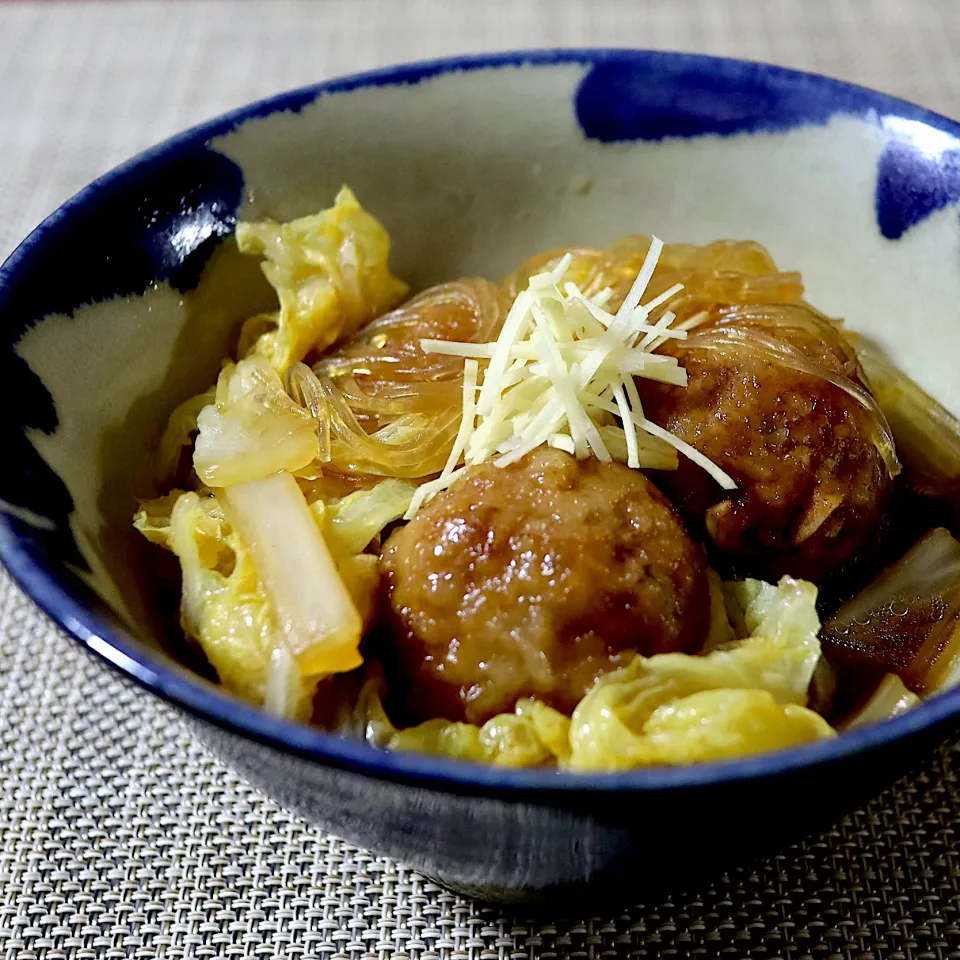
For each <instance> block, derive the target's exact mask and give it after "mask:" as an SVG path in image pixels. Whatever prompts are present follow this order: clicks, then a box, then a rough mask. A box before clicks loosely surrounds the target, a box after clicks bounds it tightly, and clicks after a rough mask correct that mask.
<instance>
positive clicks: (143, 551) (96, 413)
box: [0, 50, 960, 903]
mask: <svg viewBox="0 0 960 960" xmlns="http://www.w3.org/2000/svg"><path fill="white" fill-rule="evenodd" d="M344 182H346V183H349V184H350V185H351V186H352V187H353V189H354V190H355V191H356V193H357V194H358V196H359V197H360V199H361V201H362V202H363V204H364V205H365V206H366V207H367V208H368V209H369V210H371V211H372V212H373V213H374V214H375V215H376V216H377V217H379V218H381V219H382V221H383V222H384V223H385V225H386V226H387V228H388V229H389V231H390V233H391V236H392V237H393V241H394V251H395V253H394V259H393V264H394V268H395V272H396V273H398V274H399V275H400V276H403V277H405V278H407V279H409V280H410V281H412V283H413V285H414V286H415V287H422V286H426V285H428V284H431V283H435V282H439V281H442V280H446V279H450V278H453V277H456V276H459V275H464V274H480V275H486V276H491V277H497V276H499V275H500V274H502V273H503V272H504V271H506V270H507V269H508V268H510V267H511V266H513V265H515V264H517V263H518V262H520V261H521V260H522V259H524V258H525V257H526V256H528V255H529V254H531V253H533V252H535V251H538V250H543V249H547V248H551V247H558V246H563V245H593V246H603V245H605V244H607V243H609V242H610V241H612V240H614V239H615V238H617V237H619V236H621V235H622V234H626V233H636V232H646V233H651V232H655V233H657V234H658V235H659V236H660V237H662V238H663V239H665V240H667V241H680V240H683V241H693V242H698V243H702V242H706V241H709V240H713V239H717V238H720V237H735V238H743V239H754V240H757V241H760V242H761V243H763V244H764V245H765V246H767V247H768V248H769V249H770V251H771V252H772V253H773V255H774V257H775V259H776V260H777V261H778V263H780V264H782V265H784V266H785V267H786V268H789V269H798V270H801V271H802V272H803V274H804V278H805V280H806V283H807V287H808V295H809V298H810V300H811V301H812V302H813V303H815V304H816V305H817V306H818V307H820V308H821V309H822V310H824V311H825V312H827V313H830V314H833V315H837V316H843V317H845V318H846V319H847V321H848V322H849V324H850V325H851V326H852V327H853V328H855V329H857V330H861V331H864V332H866V333H868V334H870V335H872V336H873V337H874V338H875V339H876V340H878V341H879V342H880V343H881V344H882V345H884V346H886V347H888V348H889V349H890V350H891V351H892V353H893V354H894V356H895V357H897V358H898V360H899V362H900V364H901V366H902V367H903V369H904V370H905V371H906V372H907V373H908V374H909V375H911V376H912V377H914V378H915V379H916V380H918V381H919V382H920V383H921V384H922V385H923V386H925V387H926V388H927V389H928V391H930V392H931V393H932V394H933V395H934V396H936V397H937V398H938V399H939V400H941V401H942V402H943V403H944V404H945V405H946V406H947V407H948V408H950V409H952V410H954V411H955V412H960V376H958V375H957V369H956V368H957V359H956V358H957V356H958V355H960V322H958V321H960V220H958V204H960V126H958V125H957V124H956V123H954V122H952V121H950V120H947V119H944V118H943V117H940V116H937V115H935V114H932V113H929V112H927V111H925V110H922V109H921V108H919V107H916V106H913V105H911V104H909V103H904V102H902V101H900V100H895V99H892V98H890V97H887V96H884V95H882V94H879V93H874V92H871V91H869V90H864V89H861V88H858V87H855V86H850V85H848V84H844V83H839V82H836V81H833V80H828V79H825V78H823V77H817V76H811V75H809V74H803V73H797V72H793V71H789V70H782V69H779V68H776V67H770V66H762V65H758V64H753V63H745V62H741V61H734V60H719V59H711V58H707V57H698V56H688V55H678V54H669V53H649V52H634V51H621V50H571V51H547V52H533V53H516V54H505V55H497V56H488V57H473V58H463V59H457V60H448V61H440V62H435V63H427V64H417V65H412V66H403V67H397V68H394V69H389V70H384V71H379V72H376V73H371V74H366V75H363V76H358V77H351V78H348V79H345V80H337V81H333V82H330V83H324V84H320V85H318V86H315V87H309V88H307V89H304V90H299V91H296V92H294V93H289V94H284V95H282V96H279V97H275V98H273V99H271V100H267V101H264V102H261V103H257V104H254V105H252V106H249V107H246V108H244V109H241V110H238V111H236V112H234V113H232V114H229V115H227V116H225V117H222V118H219V119H217V120H213V121H211V122H209V123H206V124H203V125H201V126H199V127H196V128H195V129H193V130H191V131H188V132H187V133H185V134H182V135H181V136H178V137H175V138H174V139H172V140H170V141H168V142H166V143H164V144H162V145H160V146H159V147H156V148H154V149H153V150H150V151H148V152H147V153H144V154H142V155H141V156H139V157H137V158H135V159H134V160H132V161H131V162H129V163H127V164H125V165H124V166H122V167H120V168H119V169H117V170H115V171H113V172H111V173H109V174H107V175H106V176H104V177H102V178H101V179H100V180H98V181H96V182H95V183H93V184H92V185H91V186H89V187H87V188H86V189H85V190H83V191H82V192H81V193H79V194H78V195H77V196H76V197H74V198H73V199H72V200H70V201H69V202H68V203H66V204H65V205H64V206H63V207H61V208H60V209H59V210H58V211H57V212H56V213H54V214H53V215H52V216H51V217H49V218H48V219H47V220H46V221H45V222H44V223H43V224H42V225H41V226H40V227H38V228H37V230H35V231H34V233H33V234H31V236H30V237H29V238H28V239H27V240H26V241H24V243H23V244H22V245H21V246H20V247H19V249H18V250H17V251H16V252H15V253H14V254H13V256H12V257H11V258H10V259H9V260H8V261H7V263H6V264H5V265H4V267H3V268H2V270H0V318H2V331H0V337H2V346H0V367H2V372H0V390H2V392H3V400H2V403H0V449H2V450H3V453H4V465H3V469H2V470H0V507H2V512H0V555H2V559H3V561H4V563H5V564H6V565H7V567H8V569H9V570H10V571H11V573H12V574H13V576H14V577H15V578H16V579H17V581H18V582H19V583H20V584H21V586H22V587H23V588H24V590H26V592H27V593H28V594H29V595H30V596H31V597H32V598H33V599H34V600H35V601H36V602H37V603H38V604H39V605H40V606H41V607H42V608H43V609H44V610H45V611H46V612H47V613H48V614H49V615H50V616H51V617H52V618H53V619H55V620H56V621H57V622H58V623H59V624H60V625H61V626H63V627H64V628H65V629H66V630H67V631H68V632H70V633H71V634H73V635H74V637H76V639H77V640H78V642H80V643H82V644H85V645H86V646H87V647H89V648H90V649H91V650H93V651H95V652H96V653H97V654H99V655H100V656H102V657H103V658H104V659H105V660H107V661H108V662H109V663H111V664H112V665H113V666H114V667H115V668H116V669H118V670H120V671H121V672H122V673H124V674H126V675H127V676H129V677H132V678H134V679H135V680H136V681H138V682H139V683H140V684H141V685H142V686H143V687H144V688H145V689H146V690H147V691H149V692H150V693H152V694H154V695H157V696H160V697H163V698H164V699H165V700H167V701H168V702H170V703H172V704H174V705H175V706H176V707H178V708H179V709H180V710H181V711H182V713H183V715H184V716H185V717H186V718H187V719H188V720H189V722H190V724H191V725H192V726H193V727H194V728H195V730H196V731H197V733H198V735H199V736H200V737H202V738H203V739H204V740H205V741H206V742H207V743H209V744H210V746H211V747H212V748H213V749H215V750H216V751H217V752H218V753H219V754H221V755H222V756H223V757H224V758H225V759H226V760H227V761H228V762H229V763H231V764H233V765H234V766H235V767H236V768H237V769H238V770H239V771H241V772H242V773H243V774H244V775H245V776H246V777H248V778H249V779H250V780H251V781H252V782H253V783H254V784H256V785H257V786H259V787H260V788H262V789H263V790H264V791H265V792H266V793H268V794H269V795H271V796H273V797H275V798H276V799H278V800H279V801H280V802H281V803H284V804H286V805H288V806H290V807H291V808H293V809H295V810H297V811H299V812H301V813H302V814H304V815H305V816H306V817H308V818H309V819H311V820H313V821H314V822H316V823H317V824H319V825H320V826H322V827H323V828H324V829H328V830H330V831H332V832H335V833H337V834H339V835H341V836H343V837H346V838H349V839H350V840H353V841H356V842H357V843H360V844H363V845H365V846H369V847H371V848H373V849H375V850H377V851H378V852H383V853H387V854H391V855H393V856H396V857H399V858H401V859H402V860H404V861H406V862H407V863H408V864H410V865H412V866H414V867H416V868H418V869H420V870H422V871H423V872H424V873H426V874H428V875H430V876H432V877H435V878H437V879H440V880H441V881H443V882H445V883H447V884H449V885H451V886H454V887H456V888H459V889H462V890H467V891H470V892H474V893H477V894H479V895H482V896H486V897H491V898H506V899H510V898H516V899H520V898H528V899H532V898H541V899H544V898H547V899H549V898H551V897H559V896H560V895H564V894H574V895H575V896H576V897H577V902H579V903H583V902H584V897H585V896H586V895H587V894H589V893H590V892H591V891H592V892H594V893H597V894H600V893H602V894H603V896H605V897H609V896H610V892H609V891H611V890H615V891H616V894H617V895H618V896H623V897H627V896H630V895H633V894H635V893H638V892H640V891H641V890H647V891H649V890H650V888H651V887H657V888H658V887H662V886H663V885H665V884H668V883H671V882H673V881H675V880H676V879H678V878H682V879H683V881H684V882H690V881H691V879H692V878H693V877H694V876H695V875H698V874H700V873H702V871H704V870H706V869H712V868H715V867H722V866H725V865H730V864H732V863H733V862H734V860H735V859H742V858H743V857H745V856H748V855H751V854H752V853H754V852H756V851H759V850H763V849H770V848H771V847H773V846H775V845H777V844H781V843H783V842H785V841H787V840H788V839H791V838H796V837H797V836H799V835H801V834H803V833H805V832H807V831H810V830H812V829H814V828H815V827H816V826H817V825H818V824H822V823H824V822H826V821H827V820H829V818H832V817H835V816H837V815H838V814H839V813H840V812H842V811H843V810H845V809H848V808H849V807H850V806H851V805H853V804H855V803H856V802H858V801H859V800H861V799H863V798H865V797H866V796H868V795H869V794H870V792H872V791H875V790H877V789H878V788H879V787H880V786H881V785H883V784H887V783H890V782H892V781H893V780H894V778H895V777H896V776H897V775H898V774H900V773H901V772H903V771H904V770H905V769H906V768H907V767H908V766H909V764H910V763H912V762H914V761H916V760H917V759H919V758H921V757H922V756H923V755H924V751H925V750H926V749H928V748H929V746H930V745H932V744H933V743H934V742H935V741H937V740H938V739H940V738H942V737H943V736H945V734H946V733H947V731H948V729H949V728H951V727H953V726H955V723H956V720H957V718H958V716H960V691H955V692H953V693H949V694H945V695H942V696H939V697H937V698H934V699H932V700H930V701H928V702H926V703H924V704H923V705H922V706H921V707H919V708H918V709H916V710H915V711H913V712H912V713H909V714H907V715H905V716H902V717H899V718H897V719H895V720H892V721H888V722H886V723H882V724H880V725H877V726H874V727H871V728H869V729H863V730H858V731H857V732H855V733H850V734H847V735H845V736H842V737H840V738H838V739H835V740H830V741H823V742H819V743H815V744H812V745H809V746H805V747H802V748H799V749H794V750H789V751H785V752H782V753H777V754H774V755H766V756H756V757H751V758H749V759H745V760H738V761H734V762H728V763H717V764H704V765H701V766H695V767H687V768H678V769H655V770H639V771H635V772H631V773H622V774H612V775H603V776H599V775H598V776H583V775H571V774H558V773H554V772H549V771H540V770H525V771H510V770H502V769H494V768H484V767H478V766H471V765H465V764H459V763H455V762H450V761H444V760H440V759H432V758H429V757H424V756H419V755H412V754H386V753H381V752H379V751H375V750H373V749H371V748H368V747H366V746H364V745H363V744H360V743H348V742H344V741H342V740H339V739H336V738H334V737H332V736H330V735H328V734H325V733H323V732H321V731H319V730H316V729H311V728H308V727H305V726H298V725H294V724H291V723H288V722H285V721H281V720H277V719H274V718H271V717H269V716H267V715H266V714H264V713H262V712H260V711H258V710H256V709H254V708H253V707H250V706H247V705H246V704H244V703H242V702H240V701H238V700H236V699H234V698H232V697H231V696H229V695H228V694H227V693H225V692H224V691H223V690H221V689H220V688H218V687H217V686H216V685H214V684H213V683H211V682H209V680H206V679H203V678H202V677H201V676H198V675H197V674H196V673H194V672H192V671H191V670H190V669H188V668H187V667H186V666H185V665H182V664H180V663H177V662H175V661H174V660H173V659H172V658H171V656H170V654H169V651H170V650H171V649H173V648H172V647H171V646H170V645H169V644H168V643H167V638H165V636H164V634H163V628H162V620H161V618H160V616H159V614H158V601H157V597H156V591H155V589H153V587H152V584H153V583H154V582H155V580H154V577H153V576H152V567H153V564H154V563H155V562H156V552H155V551H154V550H152V548H150V547H149V545H148V544H146V543H145V542H143V541H141V540H140V539H139V538H138V536H137V535H136V534H134V532H133V531H132V528H131V526H130V518H131V515H132V513H133V510H134V504H135V498H136V497H138V496H146V495H150V494H152V493H154V492H156V491H155V490H154V488H153V473H154V464H155V445H156V439H157V436H158V432H159V430H160V428H161V425H162V424H163V422H164V420H165V417H166V415H167V413H168V412H169V411H170V410H171V408H172V407H173V406H174V405H175V404H176V403H177V402H179V401H180V400H182V399H184V398H185V397H187V396H188V395H191V394H192V393H194V392H196V391H197V390H198V388H201V387H203V386H205V385H207V384H208V383H210V382H211V381H212V380H213V378H214V376H215V374H216V371H217V369H218V362H219V358H220V356H221V355H222V354H223V353H224V352H226V348H227V345H228V344H230V343H231V342H232V338H233V336H234V335H235V332H236V328H237V324H238V322H239V321H240V320H241V319H243V318H245V317H246V316H248V315H250V314H253V313H255V312H257V311H258V310H260V309H263V308H265V307H268V306H269V299H267V300H264V298H265V296H266V293H267V292H268V291H265V289H264V286H263V284H262V281H261V279H260V275H259V272H258V270H257V265H256V264H255V263H250V262H247V261H245V260H242V258H239V257H238V256H237V255H236V253H235V248H234V247H233V245H232V244H231V243H230V242H229V241H230V236H231V233H232V231H233V227H234V224H235V222H236V219H237V218H238V217H244V218H257V217H264V216H269V217H273V218H276V219H280V220H283V219H288V218H292V217H296V216H300V215H303V214H307V213H311V212H313V211H315V210H318V209H320V208H322V207H325V206H327V205H329V203H330V201H331V199H332V198H333V196H334V194H335V193H336V191H337V189H338V188H339V187H340V185H341V184H342V183H344ZM177 735H181V734H179V733H178V732H177V731H176V730H171V736H177ZM611 884H615V886H611Z"/></svg>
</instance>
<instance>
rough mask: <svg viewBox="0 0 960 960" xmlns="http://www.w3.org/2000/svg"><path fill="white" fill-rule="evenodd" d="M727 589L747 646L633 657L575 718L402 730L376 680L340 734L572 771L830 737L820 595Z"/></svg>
mask: <svg viewBox="0 0 960 960" xmlns="http://www.w3.org/2000/svg"><path fill="white" fill-rule="evenodd" d="M726 590H727V593H728V599H729V603H730V604H731V606H732V607H733V608H734V609H735V610H737V611H738V613H739V622H740V623H741V624H744V625H746V624H749V625H750V630H751V632H750V635H749V636H747V637H744V638H742V639H740V640H735V641H732V642H730V643H728V644H725V645H722V646H720V647H717V648H715V649H714V650H713V651H712V652H711V653H709V654H705V655H700V656H693V655H689V654H678V653H668V654H660V655H657V656H653V657H641V656H635V657H634V658H633V659H632V660H631V662H630V663H629V664H627V665H626V666H625V667H623V668H621V669H620V670H617V671H615V672H614V673H609V674H607V675H606V676H604V677H602V678H601V679H600V680H599V681H598V682H597V683H596V685H595V686H594V687H593V689H592V690H591V691H590V692H589V693H587V695H586V696H585V697H584V699H583V700H582V701H581V702H580V704H579V705H578V706H577V708H576V710H575V711H574V713H573V718H572V719H568V718H566V717H564V716H563V714H561V713H559V712H557V711H556V710H553V709H551V708H550V707H548V706H546V705H545V704H543V703H541V702H539V701H536V700H529V699H523V700H520V701H518V702H517V704H516V706H515V707H514V710H513V712H512V713H502V714H498V715H497V716H495V717H493V718H491V719H490V720H488V721H487V722H486V723H485V724H483V726H478V725H475V724H469V723H463V722H455V721H450V720H437V719H433V720H429V721H427V722H425V723H422V724H420V725H419V726H415V727H409V728H407V729H405V730H400V731H397V729H396V728H395V727H394V726H393V724H392V723H391V722H390V720H389V718H388V717H387V714H386V712H385V711H384V708H383V704H382V701H381V696H382V695H383V693H384V691H385V686H384V684H383V681H382V679H381V678H380V677H379V676H378V675H374V676H373V678H372V679H371V680H369V681H368V682H367V683H366V684H365V686H364V692H363V693H362V695H361V696H360V698H359V699H358V701H357V707H356V710H355V711H354V712H353V714H352V715H351V716H349V717H348V718H347V720H345V722H344V723H345V729H350V730H354V731H360V732H363V733H364V735H365V736H366V738H367V739H368V741H369V742H371V743H374V744H375V745H378V746H385V747H388V748H390V749H406V750H419V751H421V752H425V753H434V754H440V755H443V756H450V757H455V758H457V759H461V760H474V761H480V762H486V763H495V764H502V765H509V766H512V765H522V766H531V765H537V764H542V763H546V762H549V763H556V764H557V765H558V766H560V767H561V768H565V769H573V770H616V769H629V768H630V767H635V766H646V765H651V764H674V763H692V762H697V761H702V760H710V759H723V758H727V757H732V756H741V755H744V754H748V753H758V752H761V751H764V750H773V749H777V748H782V747H786V746H792V745H795V744H799V743H806V742H808V741H811V740H816V739H821V738H824V737H830V736H833V730H832V729H831V727H830V726H829V724H827V722H826V721H825V720H824V719H823V718H822V717H820V716H819V715H817V714H816V713H814V712H813V711H812V710H809V709H807V708H806V706H804V705H805V704H806V702H807V689H808V687H809V686H810V681H811V678H812V676H813V673H814V671H815V669H816V667H817V664H818V662H819V660H820V643H819V640H818V639H817V632H818V629H819V620H818V619H817V613H816V593H817V592H816V588H815V587H813V585H812V584H809V583H804V582H802V581H795V580H791V579H789V578H784V579H783V580H782V581H781V583H780V584H779V585H777V586H774V585H772V584H763V583H757V582H752V581H747V582H746V583H744V584H732V585H730V584H728V585H727V586H726Z"/></svg>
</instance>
